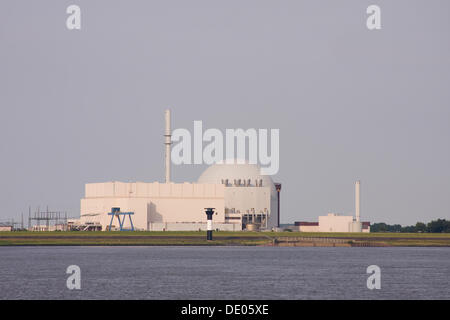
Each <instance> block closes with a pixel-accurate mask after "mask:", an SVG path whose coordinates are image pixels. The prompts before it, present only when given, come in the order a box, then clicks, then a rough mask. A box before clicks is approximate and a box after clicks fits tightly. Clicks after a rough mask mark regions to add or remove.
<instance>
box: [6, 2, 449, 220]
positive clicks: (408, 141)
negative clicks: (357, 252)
mask: <svg viewBox="0 0 450 320" xmlns="http://www.w3.org/2000/svg"><path fill="white" fill-rule="evenodd" d="M70 4H77V5H79V6H80V7H81V21H82V22H81V30H74V31H70V30H68V29H67V28H66V18H67V16H68V15H67V14H66V8H67V6H68V5H70ZM370 4H377V5H379V6H380V7H381V19H382V29H381V30H378V31H369V30H368V29H367V28H366V18H367V14H366V8H367V6H368V5H370ZM449 12H450V2H449V1H448V0H442V1H437V0H432V1H425V0H422V1H410V0H408V1H406V0H405V1H399V0H397V1H379V0H376V1H375V0H372V1H365V0H352V1H335V0H329V1H317V0H308V1H300V0H292V1H283V0H281V1H280V0H276V1H275V0H271V1H267V0H244V1H242V0H239V1H238V0H227V1H225V0H220V1H218V0H201V1H200V0H189V1H187V0H178V1H173V0H171V1H167V0H165V1H162V0H161V1H144V0H143V1H130V0H127V1H125V0H123V1H111V0H108V1H106V0H105V1H101V0H96V1H92V0H89V1H87V0H86V1H80V0H72V1H59V0H58V1H56V0H53V1H44V0H41V1H31V0H30V1H17V0H2V1H1V2H0V118H1V125H0V150H1V160H0V161H1V166H0V194H1V200H2V208H1V211H0V220H5V219H8V218H15V219H19V218H20V213H21V212H24V213H25V214H26V216H27V212H28V206H29V205H31V206H32V207H37V206H38V205H40V206H41V207H45V206H46V205H49V206H50V208H51V209H54V210H57V209H58V210H67V211H68V212H69V213H70V215H71V216H78V215H79V202H80V198H81V197H82V196H83V193H84V184H85V183H88V182H104V181H112V180H119V181H136V180H138V181H149V182H150V181H155V180H159V181H163V179H164V147H163V136H162V134H163V126H164V122H163V119H164V118H163V117H164V109H166V108H167V107H170V108H171V109H172V114H173V127H174V128H188V129H190V130H192V126H193V121H194V120H202V121H203V125H204V127H205V128H219V129H221V130H225V129H226V128H245V129H247V128H267V129H270V128H278V129H280V144H281V147H280V171H279V173H278V175H276V176H275V177H274V180H275V181H279V182H282V183H283V189H282V208H281V209H282V222H283V223H286V222H292V221H295V220H296V221H298V220H303V221H304V220H307V221H308V220H310V221H315V220H316V219H317V216H318V215H322V214H326V213H327V212H329V211H333V212H340V213H347V214H348V213H353V212H354V181H355V180H356V179H361V181H362V210H361V214H362V217H363V220H370V221H371V222H380V221H384V222H388V223H401V224H412V223H415V222H416V221H429V220H431V219H435V218H439V217H441V218H447V219H448V218H450V209H449V208H450V167H449V164H450V143H449V140H450V139H449V138H450V16H449ZM204 169H205V166H199V165H198V166H177V167H174V168H173V178H174V180H175V181H177V182H182V181H195V180H197V178H198V176H199V175H200V173H201V172H202V170H204Z"/></svg>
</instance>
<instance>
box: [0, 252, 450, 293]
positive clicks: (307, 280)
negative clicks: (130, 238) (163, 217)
mask: <svg viewBox="0 0 450 320" xmlns="http://www.w3.org/2000/svg"><path fill="white" fill-rule="evenodd" d="M70 265H77V266H79V267H80V270H81V276H80V279H81V290H69V289H68V288H67V286H66V281H67V278H68V277H69V276H70V275H69V274H66V269H67V267H68V266H70ZM369 265H377V266H379V267H380V269H381V289H379V290H377V289H374V290H369V289H368V288H367V284H366V283H367V278H368V277H369V276H370V274H367V273H366V270H367V267H368V266H369ZM0 299H233V300H234V299H450V248H320V247H188V246H186V247H3V248H0Z"/></svg>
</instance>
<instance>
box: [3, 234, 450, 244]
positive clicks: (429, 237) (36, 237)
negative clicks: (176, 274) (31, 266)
mask: <svg viewBox="0 0 450 320" xmlns="http://www.w3.org/2000/svg"><path fill="white" fill-rule="evenodd" d="M287 237H289V239H291V240H293V241H294V243H296V242H297V244H301V245H304V246H309V245H311V246H312V245H317V246H321V245H324V244H326V243H332V242H336V241H340V242H343V243H345V244H348V245H351V244H358V243H359V244H361V243H365V244H369V246H371V245H373V246H378V245H379V246H417V247H434V246H446V247H450V234H444V233H439V234H437V233H368V234H367V233H306V232H301V233H300V232H214V240H213V241H207V240H206V239H205V238H206V232H26V231H25V232H0V246H21V245H26V246H38V245H41V246H42V245H53V246H56V245H58V246H64V245H71V246H94V245H95V246H126V245H134V246H176V245H191V246H198V245H202V246H213V245H219V246H236V245H243V246H258V245H272V244H273V243H274V239H276V240H283V239H287ZM275 242H277V241H275Z"/></svg>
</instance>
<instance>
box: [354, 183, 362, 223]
mask: <svg viewBox="0 0 450 320" xmlns="http://www.w3.org/2000/svg"><path fill="white" fill-rule="evenodd" d="M360 214H361V181H359V180H358V181H356V183H355V215H356V221H357V222H359V221H360Z"/></svg>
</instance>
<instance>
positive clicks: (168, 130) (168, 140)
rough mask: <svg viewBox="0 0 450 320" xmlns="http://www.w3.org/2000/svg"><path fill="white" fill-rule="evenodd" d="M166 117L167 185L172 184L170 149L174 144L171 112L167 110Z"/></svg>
mask: <svg viewBox="0 0 450 320" xmlns="http://www.w3.org/2000/svg"><path fill="white" fill-rule="evenodd" d="M165 116H166V130H165V132H164V139H165V140H164V144H165V145H166V159H165V160H166V183H170V165H171V159H170V151H171V150H170V149H171V144H172V130H171V128H170V122H171V121H170V110H169V109H167V110H166V112H165Z"/></svg>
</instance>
